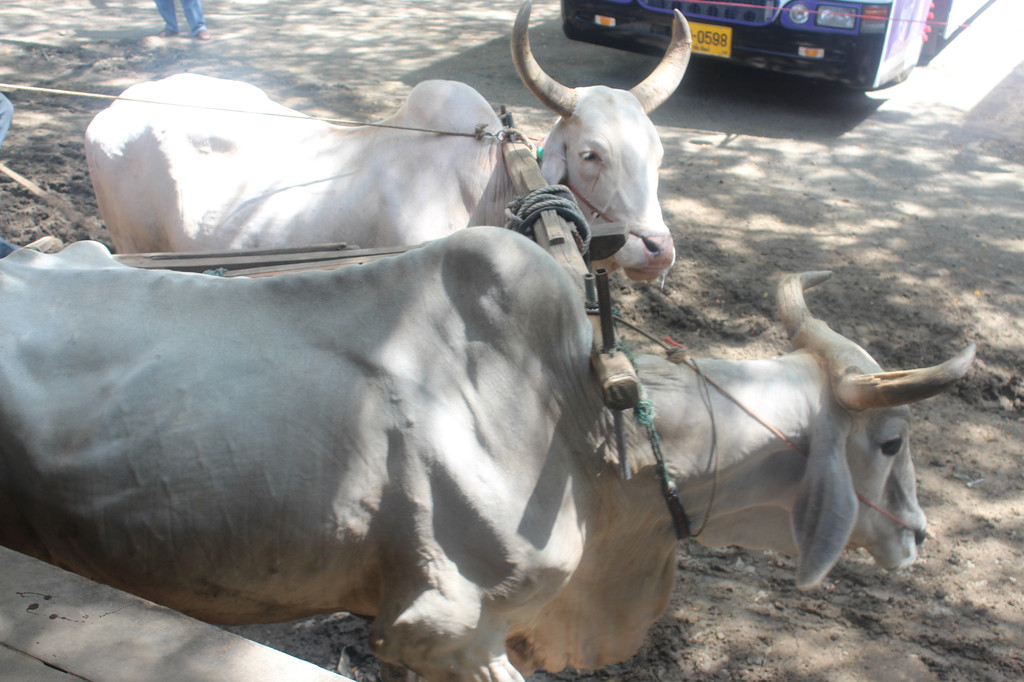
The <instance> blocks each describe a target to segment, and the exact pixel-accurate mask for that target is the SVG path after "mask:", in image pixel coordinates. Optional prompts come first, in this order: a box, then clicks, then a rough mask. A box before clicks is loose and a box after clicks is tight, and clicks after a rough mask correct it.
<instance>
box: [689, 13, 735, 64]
mask: <svg viewBox="0 0 1024 682" xmlns="http://www.w3.org/2000/svg"><path fill="white" fill-rule="evenodd" d="M690 32H691V33H692V35H693V51H694V52H699V53H701V54H709V55H712V56H715V57H731V56H732V27H730V26H712V25H711V24H697V23H694V22H692V21H691V22H690Z"/></svg>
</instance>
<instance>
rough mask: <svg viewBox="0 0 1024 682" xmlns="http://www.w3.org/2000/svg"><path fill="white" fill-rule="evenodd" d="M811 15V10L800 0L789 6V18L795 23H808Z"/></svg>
mask: <svg viewBox="0 0 1024 682" xmlns="http://www.w3.org/2000/svg"><path fill="white" fill-rule="evenodd" d="M810 16H811V12H810V10H808V9H807V5H805V4H803V3H802V2H798V3H796V4H795V5H792V6H790V8H789V20H790V21H792V22H793V23H794V24H806V23H807V20H808V19H809V18H810Z"/></svg>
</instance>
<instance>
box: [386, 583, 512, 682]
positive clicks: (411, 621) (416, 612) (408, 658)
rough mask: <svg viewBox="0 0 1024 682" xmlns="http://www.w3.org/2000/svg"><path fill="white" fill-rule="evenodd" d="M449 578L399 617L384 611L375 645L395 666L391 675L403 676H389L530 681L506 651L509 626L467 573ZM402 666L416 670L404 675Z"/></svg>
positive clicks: (455, 681) (447, 681)
mask: <svg viewBox="0 0 1024 682" xmlns="http://www.w3.org/2000/svg"><path fill="white" fill-rule="evenodd" d="M445 582H446V583H448V584H446V585H445V586H444V587H443V588H441V587H438V588H435V589H427V590H426V591H425V592H422V593H421V594H420V595H419V596H418V597H416V598H415V599H414V600H413V602H412V604H410V605H409V606H408V607H406V608H405V609H403V610H401V612H400V613H398V615H397V617H395V618H393V619H388V618H387V617H386V616H385V615H384V610H382V612H381V613H380V614H379V615H378V617H377V619H376V621H375V622H374V625H373V628H372V629H371V631H370V647H371V649H373V652H374V654H376V656H377V657H378V658H380V659H381V660H382V661H384V662H385V663H386V664H388V663H390V664H394V665H392V666H390V667H391V670H390V671H388V675H393V674H397V675H398V677H387V679H389V680H410V681H411V680H416V679H422V680H426V681H427V682H470V681H472V682H524V680H523V676H522V675H521V674H520V673H519V671H518V670H516V669H515V667H514V666H513V665H512V664H511V663H510V662H509V660H508V656H506V654H505V635H506V632H507V630H508V624H507V623H505V622H503V619H499V618H496V617H494V614H493V609H487V608H485V607H484V606H483V605H482V603H481V595H480V594H479V588H478V587H477V586H476V585H473V584H472V583H470V582H468V581H466V580H464V579H462V578H461V577H456V578H455V579H454V580H451V581H445ZM452 583H461V584H452ZM460 597H461V598H460ZM488 612H492V613H491V614H490V616H488ZM397 666H400V667H404V668H407V669H409V670H410V671H414V674H413V675H404V676H403V674H402V672H401V668H398V669H396V667H397ZM386 667H387V666H386ZM417 675H418V677H417Z"/></svg>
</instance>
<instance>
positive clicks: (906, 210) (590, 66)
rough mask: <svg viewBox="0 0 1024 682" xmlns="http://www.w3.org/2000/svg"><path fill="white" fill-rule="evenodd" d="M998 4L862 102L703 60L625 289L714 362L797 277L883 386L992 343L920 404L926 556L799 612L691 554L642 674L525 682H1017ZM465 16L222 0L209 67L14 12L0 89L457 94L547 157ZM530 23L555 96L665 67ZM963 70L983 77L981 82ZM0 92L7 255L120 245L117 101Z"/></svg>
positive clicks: (113, 14) (621, 82)
mask: <svg viewBox="0 0 1024 682" xmlns="http://www.w3.org/2000/svg"><path fill="white" fill-rule="evenodd" d="M1008 3H1015V0H1000V1H999V2H997V3H996V5H994V6H993V8H992V9H991V10H990V11H989V13H988V16H983V18H982V19H981V20H979V21H977V22H976V23H975V25H974V26H972V27H971V29H970V30H969V31H968V32H965V33H964V35H963V36H962V37H961V38H960V39H958V41H957V42H954V44H953V45H952V46H951V47H950V48H949V49H947V50H946V52H944V53H942V54H940V55H939V57H938V58H936V59H935V60H934V61H933V62H932V64H930V65H929V66H928V67H927V68H925V69H919V70H918V71H917V72H915V74H914V75H913V76H912V77H911V79H910V80H909V81H908V82H907V83H905V84H903V85H900V86H898V87H896V88H893V89H891V90H887V91H883V92H880V93H874V94H871V95H866V94H864V93H856V92H849V91H845V90H841V89H837V88H832V87H829V86H827V85H822V84H818V83H813V82H809V81H801V80H797V79H790V78H782V77H779V76H774V75H771V74H762V73H757V72H748V71H744V70H742V69H734V68H731V67H729V66H727V65H722V64H719V63H712V62H707V61H703V62H695V63H694V65H693V66H692V67H691V71H690V73H689V74H688V75H687V77H686V80H685V82H684V85H683V86H682V87H681V88H680V91H679V92H678V93H677V94H676V95H675V96H674V97H673V98H672V100H670V101H669V102H668V103H667V104H666V105H665V106H663V107H662V108H661V109H659V110H658V111H657V112H656V113H655V114H654V116H653V118H654V120H655V122H656V124H658V127H659V132H660V134H661V136H662V139H663V141H664V143H665V148H666V154H665V161H664V164H663V170H662V174H661V178H662V179H661V190H660V196H661V197H662V204H663V207H664V210H665V214H666V220H667V221H668V222H669V224H670V225H672V226H673V229H674V233H675V238H676V243H677V247H678V252H679V260H678V262H677V265H676V266H675V267H674V269H673V270H672V272H671V273H670V274H669V275H668V277H667V278H666V280H665V281H664V283H663V284H658V283H653V284H642V285H631V284H628V283H626V282H624V281H620V282H619V283H618V286H617V292H616V296H617V304H618V306H619V307H620V309H622V310H623V312H624V313H626V314H627V315H628V316H629V317H631V318H633V319H634V320H636V321H638V322H640V323H642V324H643V325H645V326H647V327H648V328H650V329H653V330H656V331H657V332H658V333H659V334H670V335H671V336H672V337H673V338H674V339H676V340H677V341H679V342H681V343H684V344H687V345H688V346H690V347H691V349H693V351H694V352H695V354H697V355H698V356H699V355H714V356H721V357H736V358H739V357H758V356H760V357H769V356H772V355H775V354H778V353H781V352H784V351H785V350H786V343H785V341H784V337H783V335H782V333H781V331H780V330H779V328H778V325H777V322H776V315H775V311H774V301H773V299H774V283H775V282H776V281H777V279H778V277H779V275H780V274H781V273H783V272H788V271H796V270H818V269H830V270H833V271H834V272H835V276H834V278H833V280H832V281H831V282H829V283H827V284H825V285H823V286H822V287H820V288H819V289H820V290H815V291H813V292H812V293H810V294H809V295H808V300H809V303H810V305H811V308H812V310H814V311H815V312H816V313H817V314H818V315H819V316H821V317H823V318H824V319H826V320H828V321H829V322H830V324H832V326H833V327H834V328H836V329H837V330H838V331H840V332H841V333H843V334H845V335H846V336H848V337H850V338H852V339H853V340H855V341H857V342H859V343H860V344H862V345H863V346H864V347H865V348H867V349H868V350H869V352H871V353H872V354H873V355H874V356H875V358H876V359H877V360H878V361H879V362H880V363H881V364H882V366H883V367H886V368H889V369H897V368H909V367H914V366H923V365H927V364H934V363H937V362H940V361H941V360H943V359H945V358H947V357H949V356H951V355H952V354H954V353H955V352H956V351H958V350H959V349H961V348H962V347H964V346H965V345H966V344H968V343H976V344H978V359H977V361H976V363H975V365H974V367H973V369H972V370H971V372H970V374H969V375H968V377H967V378H966V379H965V380H964V381H963V382H962V383H961V384H960V385H959V386H958V388H957V390H956V391H954V392H953V393H951V394H949V395H945V396H940V397H937V398H934V399H932V400H930V401H928V402H926V403H922V404H918V405H915V406H914V407H913V408H912V409H913V414H914V415H915V425H914V428H915V431H914V436H913V438H914V442H913V448H914V452H915V461H916V466H917V473H918V478H919V497H920V500H921V503H922V506H923V507H924V509H925V511H926V512H927V514H928V517H929V532H930V536H931V537H930V539H929V540H928V541H927V542H926V543H925V545H924V546H923V548H922V556H921V558H920V560H919V561H918V562H917V563H915V564H914V565H913V566H911V567H910V568H909V569H907V570H904V571H902V572H899V573H886V572H884V571H882V570H880V569H878V568H877V567H875V566H874V564H873V563H872V562H871V560H870V559H869V557H867V555H866V554H863V553H859V552H853V551H850V552H847V553H846V555H844V557H843V559H842V560H841V562H840V564H839V565H838V566H837V567H836V568H835V569H834V570H833V571H832V573H831V574H830V575H829V577H828V578H827V579H826V581H825V583H824V585H823V586H822V587H821V588H819V589H815V590H812V591H809V592H799V591H797V590H796V589H795V587H794V585H793V578H794V564H793V562H792V560H790V559H789V558H787V557H783V556H779V555H776V554H772V553H765V552H748V551H743V550H737V549H718V550H710V549H704V548H701V547H700V546H699V545H697V544H696V543H693V542H691V543H689V544H686V545H681V546H680V549H679V569H680V571H679V575H680V577H679V581H678V587H677V590H676V593H675V597H674V599H673V601H672V604H671V606H670V608H669V609H668V611H667V612H666V613H665V615H664V617H663V618H662V619H661V620H660V621H659V622H658V623H657V625H656V626H655V627H654V628H653V629H652V630H651V632H650V634H649V636H648V638H647V642H646V644H645V645H644V646H643V648H642V649H641V650H640V652H639V653H638V654H637V655H636V656H635V657H634V658H632V659H630V660H629V661H626V662H624V663H621V664H617V665H613V666H609V667H607V668H605V669H602V670H600V671H596V672H580V671H566V672H563V673H558V674H545V673H539V674H537V675H535V676H534V677H533V678H531V679H534V680H551V679H564V680H598V679H600V680H668V681H677V680H687V679H697V678H699V679H710V680H880V679H886V680H992V681H996V680H1019V679H1024V652H1022V648H1021V647H1022V644H1024V597H1022V594H1021V582H1022V581H1024V470H1022V464H1024V360H1022V358H1024V353H1022V351H1024V348H1022V346H1024V344H1022V339H1024V334H1022V332H1024V329H1022V327H1024V322H1022V320H1024V279H1022V276H1021V273H1022V270H1024V257H1022V256H1024V115H1022V111H1021V102H1022V101H1024V97H1022V93H1024V67H1021V66H1020V64H1021V60H1022V59H1024V54H1021V53H1020V50H1019V48H1013V49H1015V50H1017V52H1016V53H1014V52H1013V51H1012V50H1011V48H1010V46H1012V45H1017V44H1019V43H1020V41H1019V39H1018V38H1015V37H1013V35H1011V34H1008V33H1006V31H1007V30H1009V29H1010V28H1012V26H1019V25H1020V22H1019V21H1017V22H1016V23H1014V21H1013V19H1020V18H1021V16H1020V15H1021V12H1020V9H1019V6H1018V7H1010V6H1009V4H1008ZM451 4H452V3H423V2H413V1H412V0H379V1H377V2H369V1H368V0H349V1H346V2H344V3H340V2H327V1H326V0H293V1H291V2H272V1H271V0H235V1H233V2H232V1H227V0H220V1H218V0H208V2H207V3H206V5H207V8H206V9H207V13H208V23H209V25H210V29H211V31H212V32H213V35H214V40H212V41H211V42H209V43H205V44H200V43H198V42H197V41H193V40H190V39H186V38H178V39H172V40H161V39H158V38H155V37H152V34H153V33H155V32H156V31H157V30H158V29H159V28H160V22H159V20H158V16H157V14H156V11H155V9H154V8H153V7H152V5H151V3H145V2H143V3H129V2H127V1H125V2H115V1H113V0H110V1H107V0H91V1H87V0H53V1H52V2H49V3H45V5H43V4H41V3H37V2H31V1H30V0H5V3H4V10H3V22H4V25H5V28H4V29H3V32H2V34H0V82H4V83H13V84H25V85H33V86H43V87H49V88H60V89H68V90H80V91H87V92H93V93H102V94H107V95H114V94H117V93H118V92H120V91H121V90H122V89H124V88H125V87H127V86H128V85H130V84H132V83H135V82H139V81H144V80H149V79H152V78H157V77H162V76H166V75H170V74H172V73H178V72H181V71H186V70H187V71H196V72H200V73H206V74H210V75H217V76H226V77H232V78H237V79H240V80H246V81H248V82H250V83H254V84H256V85H259V86H260V87H262V88H263V89H265V90H266V91H268V92H269V93H270V94H271V96H272V97H273V98H274V99H276V100H277V101H280V102H282V103H284V104H287V105H288V106H292V107H295V108H297V109H300V110H302V111H305V112H307V113H311V114H316V115H325V116H334V117H343V118H346V119H353V120H372V119H374V118H378V117H380V116H382V115H384V114H386V113H388V112H389V111H391V110H393V109H394V108H395V107H396V106H397V104H398V103H399V102H400V101H401V100H402V98H403V97H404V95H405V93H407V92H408V90H409V88H410V87H411V86H412V85H414V84H415V83H416V82H419V81H421V80H424V79H427V78H434V77H447V78H455V79H459V80H464V81H467V82H469V83H470V84H471V85H473V86H474V87H476V88H477V89H479V90H480V91H481V92H482V93H483V94H484V96H485V97H487V98H488V99H489V100H490V101H492V102H493V103H494V104H495V105H496V106H497V105H500V104H506V105H508V106H509V107H510V108H511V109H512V110H513V111H514V112H515V113H516V114H517V117H518V119H519V121H520V125H521V126H522V127H523V128H525V129H526V130H527V131H529V132H531V133H534V134H537V135H540V134H541V133H542V131H543V130H544V128H545V126H547V125H549V124H550V121H551V118H552V117H551V115H550V114H548V113H547V112H544V111H542V110H540V109H538V108H537V104H536V102H535V101H534V100H533V99H532V97H531V96H530V95H529V94H528V93H527V91H526V90H525V89H524V88H523V87H522V85H520V84H519V82H518V80H517V79H516V76H515V72H514V70H513V68H512V65H511V63H510V60H509V58H508V56H507V55H508V48H507V40H508V32H509V30H510V27H511V22H512V18H513V16H514V12H515V10H516V3H515V2H510V1H504V0H503V1H501V2H493V3H489V2H483V1H481V0H467V1H465V2H461V3H455V4H454V5H455V6H454V8H453V7H452V6H450V5H451ZM535 5H536V6H535V7H534V21H533V24H534V29H533V31H532V35H533V40H534V48H535V51H536V52H537V54H538V58H539V59H540V60H541V62H542V63H543V64H544V65H545V67H546V68H547V69H548V70H549V72H551V73H552V74H553V75H555V76H556V77H557V78H559V79H561V80H562V81H563V82H566V83H567V84H570V85H577V84H588V83H605V84H608V85H614V86H618V87H622V86H627V87H628V86H630V85H632V84H634V83H635V82H636V81H637V80H638V79H639V78H640V77H641V76H642V75H644V74H646V73H647V71H648V70H649V69H650V68H651V66H652V61H651V60H650V59H649V58H647V57H643V56H638V55H630V54H626V53H620V52H616V51H611V50H607V49H604V48H597V47H593V46H586V45H580V44H573V43H569V42H568V41H565V40H564V39H563V38H562V36H561V34H560V30H559V25H558V22H557V12H558V8H557V3H554V2H549V1H547V0H544V1H541V0H537V2H536V3H535ZM43 7H45V8H46V9H41V8H43ZM1007 12H1016V13H1017V14H1016V15H1015V16H1007V15H1006V13H1007ZM972 41H973V42H972ZM958 43H959V44H958ZM991 45H999V46H1000V48H999V49H998V50H994V51H993V50H986V47H985V46H991ZM1004 47H1005V49H1004ZM993 52H998V53H999V54H998V55H993ZM968 55H969V56H979V55H984V56H985V60H987V61H985V60H983V61H981V62H978V66H975V67H971V68H967V67H966V66H965V62H964V61H963V60H964V59H966V56H968ZM8 95H9V97H10V99H11V100H12V101H13V102H14V104H15V107H16V113H15V121H14V126H13V127H12V129H11V131H10V134H9V135H8V138H7V140H6V142H5V143H4V145H3V148H2V150H0V161H2V162H3V163H4V164H6V166H7V167H8V168H10V169H11V170H13V171H16V172H17V173H19V174H20V175H21V176H24V177H25V178H27V179H28V180H30V181H31V182H33V183H36V185H38V187H39V189H40V190H41V192H33V191H31V190H30V189H28V188H27V187H25V186H24V185H23V184H20V183H18V182H16V181H14V180H11V179H10V178H9V177H8V176H7V175H2V174H0V234H2V236H4V237H5V238H7V239H9V240H11V241H14V242H16V243H21V244H24V243H27V242H29V241H32V240H34V239H36V238H38V237H41V236H43V235H54V236H57V237H60V238H61V239H63V240H64V241H74V240H79V239H98V240H100V241H103V242H105V243H107V244H108V245H109V244H110V242H109V239H108V238H107V235H106V234H105V231H104V228H103V225H102V222H101V220H100V218H99V216H98V212H97V208H96V202H95V198H94V196H93V191H92V187H91V185H90V182H89V178H88V174H87V171H86V167H85V160H84V155H83V146H82V140H83V133H84V130H85V127H86V125H87V124H88V122H89V120H90V119H91V117H92V116H93V115H95V113H96V112H98V111H99V110H100V109H101V108H102V107H104V106H105V105H106V104H105V102H104V101H102V100H96V99H85V98H78V97H71V96H63V95H60V96H58V95H42V94H36V93H28V92H23V91H17V92H16V91H10V90H8ZM366 629H367V626H366V624H365V623H363V622H362V621H360V620H358V619H354V618H350V617H346V616H345V615H344V614H338V615H333V616H324V617H319V618H314V619H310V620H307V621H301V622H297V623H289V624H281V625H273V626H249V627H245V628H234V631H236V632H240V633H243V634H245V635H246V636H248V637H251V638H253V639H256V640H257V641H262V642H265V643H268V644H270V645H271V646H274V647H277V648H280V649H283V650H285V651H287V652H289V653H292V654H294V655H296V656H298V657H301V658H305V659H307V660H310V661H312V662H314V663H316V664H318V665H321V666H324V667H327V668H331V669H335V668H336V667H337V666H338V663H339V660H342V659H343V663H344V665H343V668H344V669H345V670H347V671H348V674H349V675H351V676H352V677H355V678H356V679H359V680H373V679H375V677H376V674H377V667H376V664H375V662H374V661H373V660H372V658H371V657H370V656H369V654H368V652H367V649H366V647H365V643H364V636H365V632H366Z"/></svg>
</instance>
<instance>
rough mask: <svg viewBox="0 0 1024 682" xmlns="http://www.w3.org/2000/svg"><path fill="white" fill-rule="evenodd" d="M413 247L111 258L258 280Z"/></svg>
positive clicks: (332, 246) (334, 247)
mask: <svg viewBox="0 0 1024 682" xmlns="http://www.w3.org/2000/svg"><path fill="white" fill-rule="evenodd" d="M414 248H417V247H415V246H386V247H381V248H376V249H354V248H349V247H348V246H347V245H346V244H343V243H338V244H324V245H319V246H305V247H301V246H300V247H288V248H279V249H241V250H238V251H192V252H183V253H126V254H117V255H115V256H114V258H115V259H116V260H117V261H118V262H120V263H123V264H124V265H128V266H130V267H133V268H143V269H149V270H177V271H181V272H206V271H207V270H216V269H220V268H223V269H225V270H227V273H226V274H227V276H228V277H240V276H260V275H269V274H276V273H278V272H294V271H299V270H314V269H321V270H331V269H334V268H339V267H342V266H345V265H358V264H362V263H369V262H372V261H375V260H379V259H381V258H387V257H389V256H396V255H398V254H402V253H405V252H406V251H409V250H411V249H414Z"/></svg>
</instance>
